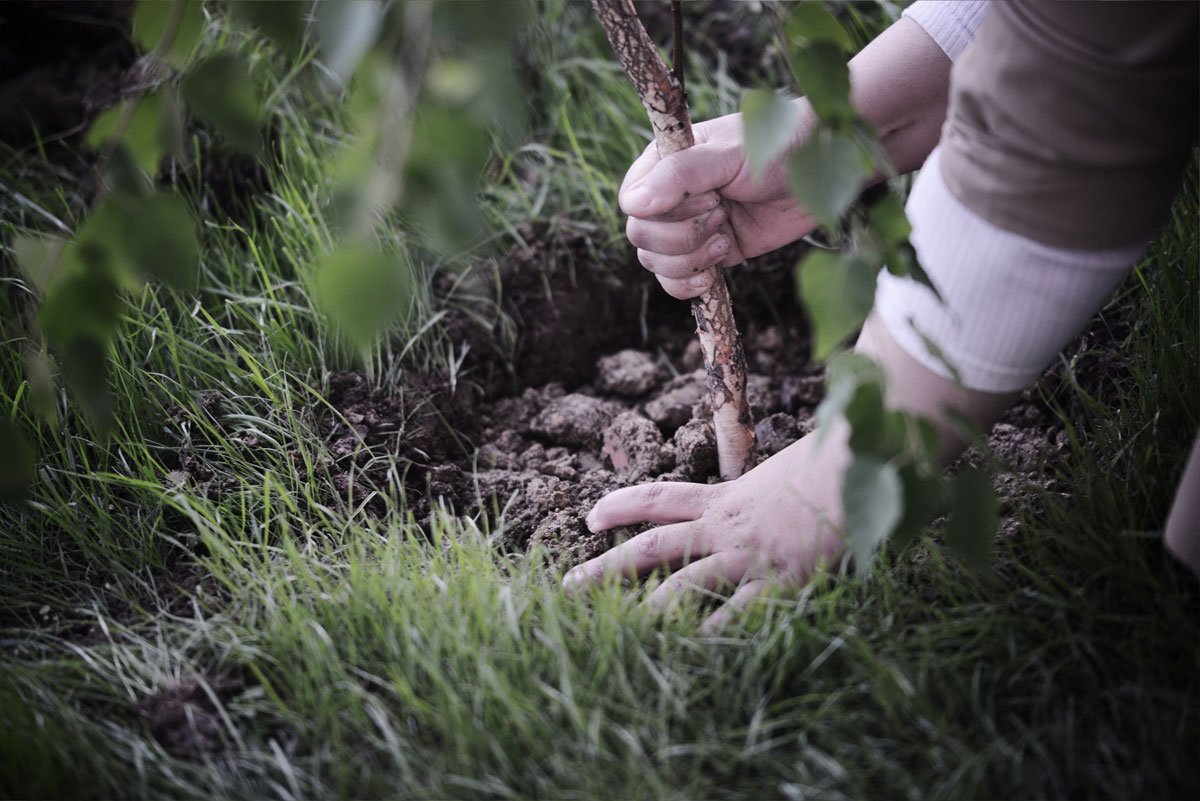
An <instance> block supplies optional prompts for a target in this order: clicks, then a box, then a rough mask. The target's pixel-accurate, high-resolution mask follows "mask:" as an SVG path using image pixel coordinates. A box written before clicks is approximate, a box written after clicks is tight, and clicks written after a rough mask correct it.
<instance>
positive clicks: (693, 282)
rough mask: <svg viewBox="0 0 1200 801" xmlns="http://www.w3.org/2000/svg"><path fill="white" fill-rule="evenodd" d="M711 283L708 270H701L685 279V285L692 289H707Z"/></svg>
mask: <svg viewBox="0 0 1200 801" xmlns="http://www.w3.org/2000/svg"><path fill="white" fill-rule="evenodd" d="M711 283H712V277H711V276H710V275H709V274H708V272H703V273H700V274H699V275H693V276H692V277H691V278H689V279H687V285H688V286H689V287H691V288H692V289H708V287H709V285H710V284H711Z"/></svg>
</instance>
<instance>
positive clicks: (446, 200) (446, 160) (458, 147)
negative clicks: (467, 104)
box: [402, 106, 491, 250]
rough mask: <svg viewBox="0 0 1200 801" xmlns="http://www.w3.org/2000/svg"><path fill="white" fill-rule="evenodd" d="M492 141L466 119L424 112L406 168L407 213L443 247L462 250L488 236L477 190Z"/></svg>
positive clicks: (450, 113) (437, 109) (435, 111)
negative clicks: (481, 236) (485, 234)
mask: <svg viewBox="0 0 1200 801" xmlns="http://www.w3.org/2000/svg"><path fill="white" fill-rule="evenodd" d="M490 143H491V137H490V135H489V134H488V131H487V129H486V128H484V127H482V126H480V125H478V124H477V123H475V122H473V121H472V120H471V119H470V118H469V117H467V116H466V115H464V114H461V113H456V112H454V111H451V110H450V109H446V108H442V107H439V106H423V107H422V108H421V109H420V110H419V112H418V114H417V119H416V121H415V123H414V125H413V132H412V144H411V146H410V148H409V153H408V161H407V162H406V163H405V165H404V196H403V200H402V207H403V210H404V213H405V214H406V215H407V216H408V217H409V218H410V219H412V220H413V221H414V222H415V223H417V224H418V225H419V226H420V227H421V228H422V229H423V230H425V231H426V232H427V233H429V234H430V235H431V236H432V237H433V238H434V240H435V242H436V244H437V245H438V246H439V247H442V248H443V249H447V250H462V249H464V248H466V247H467V246H468V245H469V244H471V243H472V241H473V240H475V239H476V238H477V237H479V236H480V235H482V234H483V233H484V232H485V231H486V226H485V224H484V220H483V215H482V213H481V212H480V210H479V203H478V201H477V198H476V190H477V188H478V185H479V178H480V176H481V174H482V172H483V168H484V167H485V166H486V164H487V159H488V154H489V152H490Z"/></svg>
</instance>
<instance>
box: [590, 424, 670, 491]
mask: <svg viewBox="0 0 1200 801" xmlns="http://www.w3.org/2000/svg"><path fill="white" fill-rule="evenodd" d="M603 450H604V458H605V460H606V462H607V463H608V465H609V466H610V467H611V468H612V469H613V471H614V472H616V474H617V477H618V478H619V479H621V480H622V481H629V482H636V481H642V480H644V479H647V478H649V477H650V476H656V475H658V474H660V473H662V472H664V471H666V470H669V469H671V467H673V466H674V465H675V455H674V454H673V453H672V452H671V451H670V450H668V449H667V448H666V445H665V443H664V442H663V438H662V433H661V432H659V430H658V426H656V425H654V423H653V422H651V421H650V420H649V419H647V418H645V417H642V416H641V415H640V414H638V413H637V412H624V413H623V414H621V415H619V416H618V417H617V419H616V420H614V421H613V423H612V425H610V426H609V427H608V428H606V429H604V448H603Z"/></svg>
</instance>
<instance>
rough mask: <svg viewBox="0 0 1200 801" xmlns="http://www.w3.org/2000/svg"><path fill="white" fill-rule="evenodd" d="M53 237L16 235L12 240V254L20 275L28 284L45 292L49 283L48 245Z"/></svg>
mask: <svg viewBox="0 0 1200 801" xmlns="http://www.w3.org/2000/svg"><path fill="white" fill-rule="evenodd" d="M52 243H53V239H52V238H50V237H46V238H42V237H38V236H31V235H27V236H18V237H16V238H15V239H14V240H13V243H12V249H13V255H14V256H15V257H16V260H17V267H19V268H20V270H21V275H23V276H24V277H25V281H26V282H27V283H29V285H30V286H32V287H34V288H35V289H37V291H38V292H45V291H46V287H47V286H49V284H50V278H51V276H50V272H51V269H52V268H51V265H50V264H49V262H48V258H47V257H48V256H49V253H50V246H51V244H52Z"/></svg>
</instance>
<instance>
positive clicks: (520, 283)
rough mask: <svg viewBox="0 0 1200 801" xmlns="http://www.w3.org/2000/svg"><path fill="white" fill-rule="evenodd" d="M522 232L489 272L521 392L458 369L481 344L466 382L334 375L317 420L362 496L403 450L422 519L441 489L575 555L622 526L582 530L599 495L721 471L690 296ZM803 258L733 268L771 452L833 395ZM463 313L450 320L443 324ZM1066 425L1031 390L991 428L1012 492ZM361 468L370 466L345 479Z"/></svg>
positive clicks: (491, 518)
mask: <svg viewBox="0 0 1200 801" xmlns="http://www.w3.org/2000/svg"><path fill="white" fill-rule="evenodd" d="M526 233H529V234H532V233H535V232H530V231H526ZM541 233H545V232H541ZM560 233H561V232H560ZM529 239H530V241H531V243H532V244H531V246H530V247H529V248H528V249H526V248H514V249H513V251H512V252H511V253H510V254H509V255H508V257H507V258H506V259H505V260H503V261H502V263H501V264H500V265H498V267H497V270H496V274H497V275H498V276H499V277H500V280H501V282H502V287H503V291H504V293H505V294H504V297H505V301H504V304H505V308H506V310H508V312H509V314H510V316H511V317H512V318H513V319H515V320H518V321H520V324H519V325H518V326H517V327H516V332H517V333H516V337H517V341H516V344H515V346H514V347H513V349H512V351H511V354H512V358H511V361H510V362H509V363H507V365H506V368H505V370H504V373H505V374H506V375H507V376H508V378H509V380H510V381H513V382H515V383H516V384H517V385H518V386H519V387H523V388H522V389H520V390H519V391H513V392H509V391H506V390H505V388H504V382H496V381H491V380H487V379H483V380H480V382H479V383H478V384H477V385H475V386H474V389H473V388H472V385H471V384H470V382H469V381H465V380H464V376H466V377H468V378H469V377H471V376H477V377H478V376H488V375H494V374H495V373H497V372H498V370H496V369H495V368H496V364H495V361H496V360H497V358H498V356H497V353H496V348H495V347H493V348H492V350H491V352H488V351H486V349H484V348H473V349H472V352H474V353H476V354H477V358H476V360H475V361H474V362H472V363H470V364H469V365H468V366H467V368H466V369H465V370H464V374H463V375H462V376H459V380H458V382H457V388H456V389H452V388H451V387H450V386H449V385H448V383H447V382H446V381H445V380H442V379H439V378H438V377H430V376H413V377H412V380H411V381H408V382H407V385H406V386H405V387H404V388H403V392H402V393H395V394H389V393H372V392H371V391H370V389H369V386H368V384H367V382H366V381H365V380H364V379H363V378H362V377H361V376H358V375H356V374H353V373H341V374H337V375H334V376H332V377H331V379H330V385H331V392H330V395H329V401H330V405H331V406H332V407H333V409H335V410H337V412H338V414H330V415H327V416H326V417H325V418H324V419H323V420H322V421H321V422H320V424H319V426H320V430H321V432H322V433H323V434H324V436H325V437H326V440H327V441H328V442H329V444H330V445H331V447H332V449H333V452H334V461H333V463H332V464H331V465H330V469H331V471H332V472H333V474H334V477H335V482H337V483H338V488H339V490H340V491H341V492H343V493H346V492H348V491H350V490H353V495H354V497H355V498H359V499H361V498H363V497H365V496H366V493H367V492H368V490H367V488H366V486H365V484H367V483H369V484H372V485H374V486H375V487H386V486H388V471H390V470H394V465H399V466H400V468H399V471H398V472H399V473H400V474H401V475H402V476H403V489H404V492H405V493H406V496H407V497H406V500H407V502H408V506H409V508H410V509H413V510H414V511H415V512H416V514H417V516H418V519H421V518H426V519H427V517H428V515H429V514H430V513H431V511H432V509H433V507H434V505H437V504H441V505H443V506H445V507H447V508H448V509H449V510H451V511H452V512H453V513H455V514H458V515H469V516H472V517H476V518H477V519H480V520H481V521H484V525H486V526H488V527H490V529H491V530H492V531H499V532H502V535H503V536H502V541H503V544H504V546H505V547H507V548H510V549H518V550H519V549H525V548H527V547H529V546H530V545H531V544H534V543H538V544H540V545H542V546H545V547H546V548H547V549H548V550H550V551H551V552H552V553H553V554H555V555H556V556H557V557H559V558H561V559H563V560H564V561H566V562H569V563H573V562H577V561H580V560H583V559H587V558H590V557H592V556H595V555H596V554H598V553H600V552H602V551H604V550H605V549H607V548H608V547H610V546H611V544H612V542H613V539H614V537H618V536H624V535H626V534H628V533H630V532H623V531H620V530H618V531H615V532H604V533H601V534H592V533H591V532H589V531H588V530H587V528H586V526H585V524H584V520H585V518H586V516H587V513H588V511H589V510H590V508H591V507H592V505H593V504H594V503H595V502H596V501H597V500H599V499H600V498H601V497H603V496H604V495H606V494H607V493H609V492H612V491H613V490H615V489H618V488H620V487H624V486H629V485H632V484H638V483H643V482H647V481H696V482H711V481H715V480H716V466H717V465H716V446H715V442H714V439H713V434H712V431H711V411H710V409H709V406H708V399H707V391H706V387H705V378H704V370H703V365H702V361H701V356H700V352H699V346H698V343H696V341H695V337H694V331H695V325H694V323H693V322H692V320H691V315H690V311H689V309H688V305H687V304H686V303H681V302H678V301H673V300H671V299H669V298H666V296H665V295H664V294H663V293H662V292H661V290H659V289H658V287H657V285H656V284H654V283H653V282H652V280H651V279H650V277H649V274H648V273H646V272H645V271H644V270H642V269H641V268H640V267H639V266H637V265H636V263H634V262H632V260H631V258H630V257H629V256H628V255H621V254H600V255H601V256H603V257H604V258H607V259H611V260H610V261H608V262H607V263H606V264H605V265H604V266H602V265H600V264H597V263H596V262H595V261H592V262H591V263H588V262H587V258H588V257H589V254H587V253H585V252H584V248H583V244H582V242H583V237H582V236H576V237H574V238H572V237H570V236H568V237H567V238H566V239H565V240H559V241H557V242H555V243H549V242H546V241H539V240H537V239H536V237H530V238H529ZM564 254H573V256H574V258H575V269H565V268H564V267H563V264H564V259H563V256H564ZM798 255H799V254H798V251H797V249H795V248H793V249H788V250H785V251H783V252H780V253H777V254H775V255H774V256H773V257H771V258H766V259H762V260H758V261H757V263H754V264H750V265H746V266H744V267H742V268H740V269H739V270H738V271H735V272H734V274H733V275H732V276H731V287H732V290H733V294H734V308H735V313H736V314H737V316H738V319H739V326H740V328H741V330H742V331H743V332H744V334H743V345H744V347H745V350H746V355H747V363H748V365H749V375H748V379H747V387H748V393H747V394H748V396H749V400H750V405H751V411H752V414H753V418H754V421H755V428H756V432H757V434H758V440H759V443H760V446H761V448H762V450H763V453H764V454H765V455H767V456H770V455H772V454H774V453H777V452H779V451H780V450H782V449H783V448H786V447H787V446H788V445H790V444H791V443H792V442H794V441H796V440H797V439H798V438H800V437H801V436H803V435H804V434H806V433H808V432H809V431H810V430H811V429H812V427H813V414H814V412H815V409H816V407H817V405H818V404H819V403H820V401H821V399H822V398H823V397H824V394H825V386H824V370H823V368H821V367H818V366H814V365H813V364H811V363H810V361H809V359H808V355H809V336H808V330H807V324H806V322H805V319H804V315H803V312H802V310H801V308H800V306H799V304H798V303H797V302H796V300H795V293H794V289H793V288H792V284H791V281H792V278H791V274H790V270H788V269H780V268H781V267H784V266H790V265H793V264H795V262H796V259H797V257H798ZM596 257H597V254H590V258H591V259H593V260H594V259H595V258H596ZM651 293H653V295H651ZM652 296H653V298H654V299H653V301H650V300H648V298H650V297H652ZM464 326H467V323H466V322H464V319H463V318H456V320H455V322H454V323H453V324H452V326H451V327H452V328H453V329H455V330H458V331H460V332H462V331H464V330H466V329H465V328H464ZM477 328H478V326H477ZM494 335H495V331H484V332H483V333H482V334H481V333H480V331H478V330H476V331H475V333H474V334H473V335H472V336H474V337H476V338H484V339H486V338H490V337H494ZM478 354H483V355H478ZM1057 425H1058V424H1057V423H1056V422H1055V418H1054V417H1053V415H1051V414H1050V413H1049V412H1048V411H1047V410H1046V409H1045V408H1043V407H1042V406H1041V405H1040V404H1039V403H1038V402H1037V401H1036V400H1035V398H1034V396H1033V395H1027V396H1026V398H1025V399H1024V400H1022V401H1021V402H1020V403H1019V404H1018V405H1017V406H1016V407H1014V408H1013V409H1012V410H1011V411H1010V412H1009V413H1008V415H1006V417H1005V418H1004V420H1003V421H1002V422H1001V423H1000V424H999V425H998V426H997V427H996V429H995V430H994V432H993V434H992V437H991V439H990V445H991V448H992V449H993V451H994V452H995V453H996V455H997V456H998V457H999V458H1000V459H1001V460H1002V461H1004V462H1007V463H1008V464H1010V465H1012V466H1013V467H1014V469H1015V471H1016V473H1014V474H1013V475H1012V476H1010V477H1009V478H1008V479H1005V480H1004V481H1002V482H1001V485H1000V488H1001V489H1002V491H1009V490H1011V492H1007V494H1011V493H1015V492H1016V491H1017V490H1018V488H1019V487H1020V486H1021V484H1022V479H1025V478H1029V477H1032V476H1036V475H1040V472H1041V470H1040V467H1041V461H1042V456H1043V454H1044V453H1045V451H1046V448H1047V447H1050V448H1051V450H1056V449H1059V448H1061V447H1063V445H1064V442H1065V441H1064V439H1063V438H1062V437H1061V436H1058V434H1057V432H1056V427H1057ZM451 432H453V433H451ZM380 447H382V449H383V450H384V451H385V452H386V456H385V457H384V458H380V456H381V453H380ZM393 459H394V460H395V461H394V462H393ZM362 479H368V480H369V481H367V482H363V485H362V486H353V482H355V481H356V480H358V481H361V480H362ZM376 500H377V501H378V503H379V504H382V500H381V499H376ZM375 503H376V502H375V501H372V502H371V504H369V508H371V505H372V504H375Z"/></svg>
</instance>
